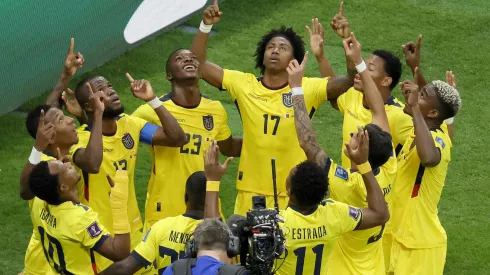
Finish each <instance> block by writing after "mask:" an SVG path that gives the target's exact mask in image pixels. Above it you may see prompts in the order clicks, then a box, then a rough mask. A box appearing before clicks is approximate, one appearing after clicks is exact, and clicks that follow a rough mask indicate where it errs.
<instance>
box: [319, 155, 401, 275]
mask: <svg viewBox="0 0 490 275" xmlns="http://www.w3.org/2000/svg"><path fill="white" fill-rule="evenodd" d="M326 170H327V174H328V181H329V191H330V198H331V199H333V200H335V201H340V202H343V203H346V204H349V205H352V206H355V207H359V208H364V207H367V206H368V204H367V201H366V198H367V191H366V185H365V184H364V181H363V179H362V175H361V174H360V173H358V172H352V171H351V170H350V169H345V168H343V167H341V166H339V165H337V164H335V163H334V162H333V161H332V160H331V159H330V158H329V159H328V160H327V164H326ZM373 173H374V175H375V177H376V180H377V181H378V184H379V187H380V188H381V190H382V192H383V195H384V198H385V201H386V202H387V203H388V206H390V205H391V197H392V196H391V194H392V192H391V190H392V188H393V186H394V183H395V179H396V173H397V160H396V158H395V156H394V154H393V155H392V156H391V157H390V158H389V159H388V161H387V162H386V163H385V164H384V165H382V166H381V167H378V168H377V169H375V170H374V171H373ZM386 230H391V228H389V229H388V228H386V227H385V225H383V226H377V227H374V228H370V229H365V230H358V231H352V232H348V233H345V234H343V235H342V236H340V238H339V239H338V242H337V244H336V245H335V246H334V247H333V250H332V254H331V255H330V258H329V260H328V264H327V274H383V275H384V274H385V263H384V255H383V243H382V241H381V240H382V237H383V235H384V232H385V231H386ZM341 270H342V272H340V271H341Z"/></svg>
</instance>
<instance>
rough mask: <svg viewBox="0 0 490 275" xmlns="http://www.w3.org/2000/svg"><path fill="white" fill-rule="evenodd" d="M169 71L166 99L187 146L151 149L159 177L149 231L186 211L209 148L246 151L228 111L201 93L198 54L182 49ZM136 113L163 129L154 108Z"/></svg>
mask: <svg viewBox="0 0 490 275" xmlns="http://www.w3.org/2000/svg"><path fill="white" fill-rule="evenodd" d="M166 71H167V80H168V81H170V83H171V92H170V93H168V94H166V95H165V96H162V97H160V101H162V103H163V106H165V108H166V109H167V110H168V111H169V112H170V113H171V114H172V115H173V116H174V117H175V118H176V119H177V122H179V125H180V126H181V127H182V129H183V130H184V132H185V133H186V137H187V143H186V144H185V145H183V146H181V147H180V148H175V147H165V146H156V147H153V146H150V152H151V156H152V160H153V170H152V172H153V173H152V174H151V177H150V180H149V183H148V194H147V198H146V207H145V226H144V232H146V231H147V230H148V229H149V228H150V227H151V226H152V225H153V224H154V223H155V222H157V221H158V220H161V219H163V218H166V217H174V216H177V215H181V214H182V213H184V212H185V210H186V203H185V201H184V200H183V198H184V194H185V182H186V180H187V178H189V176H190V175H191V174H193V173H194V172H196V171H202V170H203V169H204V161H203V158H202V153H203V149H204V148H208V147H209V143H210V142H211V141H212V140H217V141H218V143H219V145H220V147H221V148H223V149H222V153H223V154H224V155H226V156H235V157H238V156H240V151H241V147H242V139H241V137H240V138H234V137H232V134H231V131H230V128H229V127H228V116H227V113H226V110H225V108H223V106H222V105H221V103H220V102H219V101H215V100H211V99H209V98H208V97H207V96H205V95H203V94H201V92H200V90H199V79H200V76H201V68H200V64H199V61H198V60H197V58H196V56H195V55H194V54H193V53H192V52H191V51H189V50H187V49H179V50H176V51H174V52H173V53H172V54H170V56H169V58H168V60H167V64H166ZM132 115H133V116H136V117H139V118H142V119H144V120H146V121H148V122H150V123H152V124H156V125H161V124H160V120H159V118H158V116H157V115H156V113H155V112H154V111H153V110H152V108H151V107H150V106H148V104H144V105H142V106H141V107H139V108H138V109H137V110H136V111H135V112H134V113H133V114H132Z"/></svg>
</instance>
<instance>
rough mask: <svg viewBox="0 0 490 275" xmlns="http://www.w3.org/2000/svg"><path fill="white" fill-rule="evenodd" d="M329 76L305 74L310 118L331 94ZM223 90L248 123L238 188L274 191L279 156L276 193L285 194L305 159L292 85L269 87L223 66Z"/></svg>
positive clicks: (243, 119) (264, 192) (270, 192)
mask: <svg viewBox="0 0 490 275" xmlns="http://www.w3.org/2000/svg"><path fill="white" fill-rule="evenodd" d="M327 83H328V79H327V78H307V77H305V78H303V82H302V87H303V90H304V96H305V103H306V109H307V110H308V112H309V114H310V117H312V116H313V114H314V113H315V110H317V109H318V107H319V106H320V104H321V103H322V102H324V101H325V100H326V98H327ZM222 86H223V89H225V90H227V91H228V92H229V93H230V94H231V96H232V98H233V101H234V102H235V104H236V106H237V109H238V112H239V113H240V116H241V119H242V124H243V144H242V152H241V155H240V163H239V167H238V177H237V189H238V190H241V191H247V192H253V193H259V194H263V195H269V196H270V195H273V193H274V192H273V188H272V168H271V159H272V158H275V159H276V173H277V174H276V175H277V192H278V195H279V196H287V194H286V178H287V176H288V174H289V171H290V170H291V168H292V167H294V166H295V165H297V164H298V163H300V162H302V161H304V160H306V155H305V153H304V152H303V150H302V149H301V147H300V146H299V142H298V138H297V136H296V128H295V124H294V109H293V107H292V106H293V103H292V97H291V88H290V87H289V85H287V84H286V85H285V86H282V87H277V88H270V87H267V86H265V85H264V84H263V82H262V79H261V78H257V77H255V76H254V75H253V74H250V73H243V72H239V71H232V70H224V75H223V83H222Z"/></svg>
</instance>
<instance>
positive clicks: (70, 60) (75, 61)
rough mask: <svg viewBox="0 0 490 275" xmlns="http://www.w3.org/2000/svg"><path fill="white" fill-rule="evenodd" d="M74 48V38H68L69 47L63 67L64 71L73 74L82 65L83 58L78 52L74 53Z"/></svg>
mask: <svg viewBox="0 0 490 275" xmlns="http://www.w3.org/2000/svg"><path fill="white" fill-rule="evenodd" d="M74 49H75V39H74V38H72V39H71V40H70V47H69V48H68V52H67V53H66V57H65V68H64V73H65V74H67V75H69V76H73V75H74V74H75V73H76V71H77V70H78V69H79V68H81V67H82V66H83V63H84V62H85V59H84V58H83V55H82V54H81V53H80V52H77V53H74V52H73V50H74Z"/></svg>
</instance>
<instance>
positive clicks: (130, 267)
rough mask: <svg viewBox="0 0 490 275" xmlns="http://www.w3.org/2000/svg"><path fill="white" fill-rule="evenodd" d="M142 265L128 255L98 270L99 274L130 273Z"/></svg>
mask: <svg viewBox="0 0 490 275" xmlns="http://www.w3.org/2000/svg"><path fill="white" fill-rule="evenodd" d="M143 267H144V266H143V265H142V264H141V263H140V262H138V261H137V260H136V259H135V258H134V257H133V256H131V255H129V256H128V257H126V259H124V260H122V261H119V262H116V263H113V264H112V265H111V266H109V267H108V268H106V269H104V270H103V271H102V272H100V273H99V275H130V274H134V273H135V272H136V271H138V270H140V269H141V268H143Z"/></svg>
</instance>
